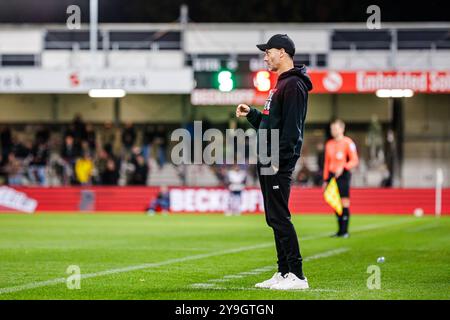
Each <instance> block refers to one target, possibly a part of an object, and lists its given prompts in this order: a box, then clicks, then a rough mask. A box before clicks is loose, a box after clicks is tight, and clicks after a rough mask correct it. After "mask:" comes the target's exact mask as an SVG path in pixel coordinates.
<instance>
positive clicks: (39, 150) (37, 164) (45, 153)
mask: <svg viewBox="0 0 450 320" xmlns="http://www.w3.org/2000/svg"><path fill="white" fill-rule="evenodd" d="M49 155H50V152H49V149H48V144H47V143H36V144H35V145H34V147H33V149H32V151H31V161H30V163H29V167H28V177H29V178H30V181H31V183H32V184H37V185H41V186H46V185H47V172H46V171H47V163H48V159H49Z"/></svg>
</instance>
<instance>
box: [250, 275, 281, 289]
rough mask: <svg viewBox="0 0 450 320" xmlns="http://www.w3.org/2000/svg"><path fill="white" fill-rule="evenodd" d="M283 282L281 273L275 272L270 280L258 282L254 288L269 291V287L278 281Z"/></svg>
mask: <svg viewBox="0 0 450 320" xmlns="http://www.w3.org/2000/svg"><path fill="white" fill-rule="evenodd" d="M282 280H284V278H283V276H282V275H281V272H275V274H274V275H273V277H272V278H270V279H269V280H265V281H263V282H259V283H257V284H255V287H256V288H266V289H269V288H270V287H272V286H273V285H274V284H277V283H279V282H280V281H282Z"/></svg>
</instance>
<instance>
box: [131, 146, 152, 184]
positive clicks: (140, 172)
mask: <svg viewBox="0 0 450 320" xmlns="http://www.w3.org/2000/svg"><path fill="white" fill-rule="evenodd" d="M132 163H133V165H134V171H133V173H132V175H131V181H130V184H131V185H144V186H145V185H147V177H148V166H147V163H146V162H145V159H144V156H143V155H142V154H139V155H138V156H137V157H136V158H135V159H134V160H133V161H132Z"/></svg>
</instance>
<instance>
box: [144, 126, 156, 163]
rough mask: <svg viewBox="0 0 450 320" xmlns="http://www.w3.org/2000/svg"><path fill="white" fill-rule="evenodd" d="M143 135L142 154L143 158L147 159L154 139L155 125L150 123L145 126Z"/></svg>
mask: <svg viewBox="0 0 450 320" xmlns="http://www.w3.org/2000/svg"><path fill="white" fill-rule="evenodd" d="M143 136H144V139H143V146H142V155H143V156H144V158H145V160H146V161H148V160H149V159H150V157H151V150H152V145H153V141H154V139H155V127H154V126H151V125H149V126H147V127H146V128H145V130H144V134H143Z"/></svg>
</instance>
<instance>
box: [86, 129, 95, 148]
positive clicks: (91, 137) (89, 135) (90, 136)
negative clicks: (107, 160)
mask: <svg viewBox="0 0 450 320" xmlns="http://www.w3.org/2000/svg"><path fill="white" fill-rule="evenodd" d="M86 142H87V144H88V147H89V152H90V153H91V154H95V152H96V150H97V135H96V133H95V130H94V126H93V125H92V124H90V123H88V124H87V125H86Z"/></svg>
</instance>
